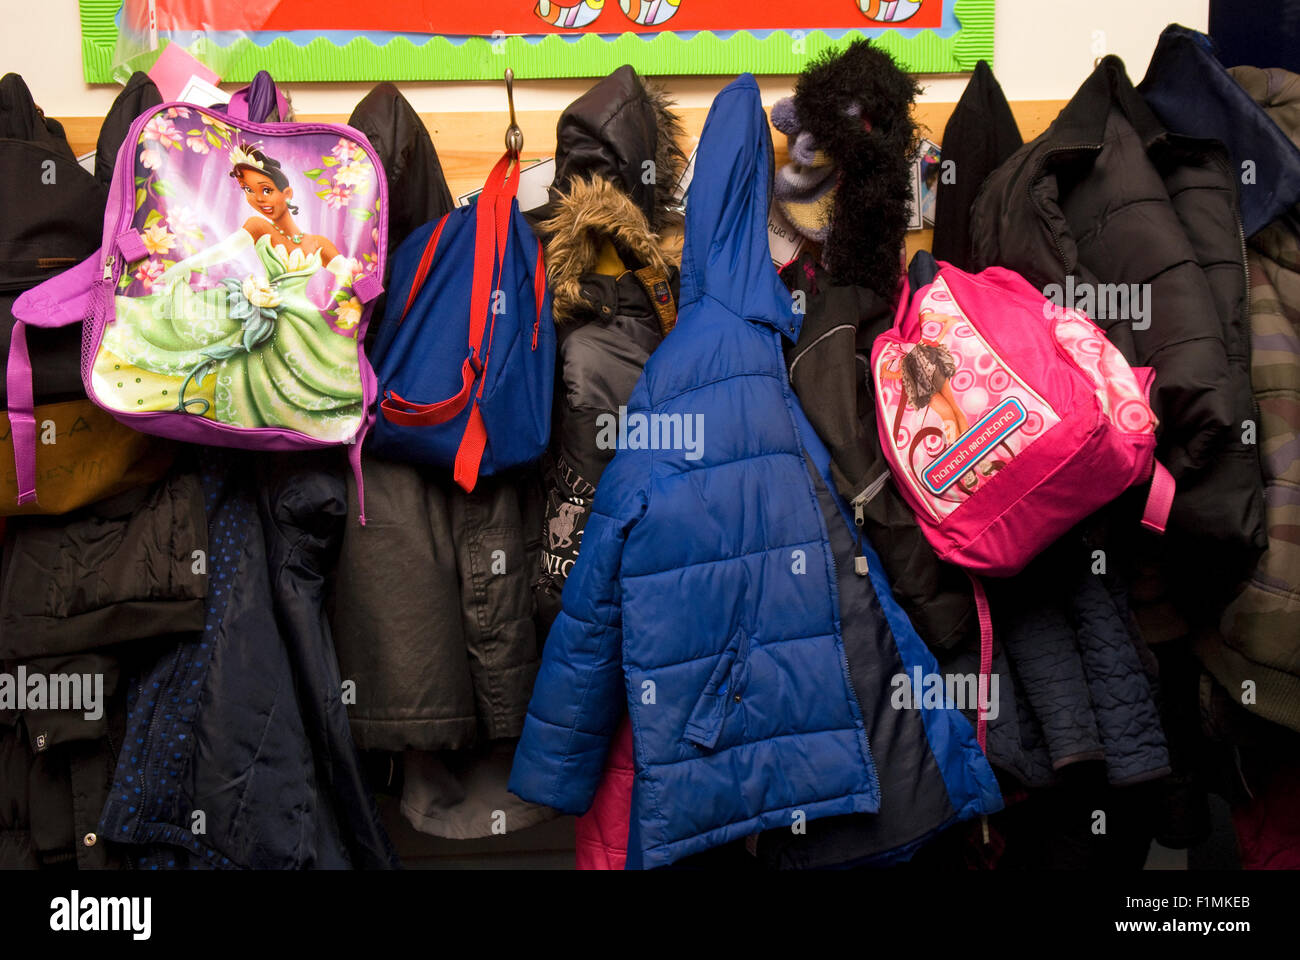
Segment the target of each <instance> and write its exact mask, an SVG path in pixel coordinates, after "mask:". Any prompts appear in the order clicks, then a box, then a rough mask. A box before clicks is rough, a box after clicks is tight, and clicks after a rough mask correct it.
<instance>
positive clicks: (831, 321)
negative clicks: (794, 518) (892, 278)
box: [781, 254, 977, 654]
mask: <svg viewBox="0 0 1300 960" xmlns="http://www.w3.org/2000/svg"><path fill="white" fill-rule="evenodd" d="M781 279H782V280H784V281H785V284H786V286H788V287H790V289H791V290H794V291H800V292H802V293H803V294H804V296H805V304H804V305H805V311H806V312H805V315H804V321H803V327H802V329H801V330H800V332H799V341H798V342H797V343H794V344H787V345H786V349H785V352H786V362H787V364H788V365H789V370H790V386H791V388H792V389H793V390H794V392H795V394H796V395H797V396H798V397H799V402H800V404H801V405H802V406H803V409H804V412H805V413H806V414H807V415H808V419H809V420H810V421H811V422H812V425H813V428H814V429H815V430H816V431H817V435H818V436H819V437H821V439H822V442H824V443H825V444H826V446H827V447H828V448H829V449H830V452H831V477H832V479H833V480H834V482H835V486H836V488H837V489H838V490H839V492H840V495H841V496H842V497H843V498H844V499H845V500H846V501H847V502H848V503H849V505H850V506H851V507H853V508H854V511H855V515H854V519H855V520H857V519H858V513H859V512H860V513H861V518H862V525H863V528H864V530H865V532H866V534H867V539H869V540H870V541H871V545H872V546H873V547H874V548H875V549H876V552H877V553H879V554H880V560H881V562H882V563H883V564H884V565H885V572H886V573H887V574H888V576H889V582H890V585H891V586H892V587H893V590H894V596H895V597H896V598H897V599H898V602H899V603H900V604H901V605H902V607H903V609H904V610H906V611H907V615H908V617H910V618H911V620H912V624H913V626H915V627H916V632H917V633H918V634H920V637H921V639H922V640H924V641H925V643H926V645H927V646H928V647H930V649H931V650H933V651H935V652H936V653H940V654H941V653H942V652H943V651H945V650H950V649H953V648H955V647H958V646H961V645H962V644H964V643H966V642H967V641H971V640H973V639H974V638H975V637H976V636H977V620H976V616H975V598H974V596H973V594H972V593H971V588H970V581H969V580H968V579H967V578H966V575H965V574H964V573H962V572H961V570H959V569H958V568H957V567H954V566H952V565H951V564H947V563H942V562H941V561H940V560H939V558H938V557H937V556H935V553H934V548H933V547H931V546H930V544H929V543H928V542H927V541H926V539H925V537H924V536H922V534H921V531H920V528H919V527H917V525H916V518H915V516H914V515H913V514H912V509H911V507H909V506H908V505H907V503H906V501H904V500H903V498H902V497H901V496H900V495H899V493H898V490H897V489H896V488H895V487H894V486H893V484H892V483H890V480H889V477H890V473H889V463H888V461H886V459H885V456H884V452H883V451H882V450H881V448H880V434H879V433H878V432H877V430H876V409H875V397H874V394H873V392H872V386H871V378H870V377H868V376H867V375H866V371H867V362H866V358H867V357H869V356H870V355H871V345H872V344H873V343H874V342H875V339H876V337H878V336H879V335H880V334H882V333H884V332H885V331H886V330H888V329H890V327H892V326H893V322H894V307H893V304H891V303H889V302H888V301H886V300H884V299H882V298H881V297H879V296H878V295H877V294H875V293H874V292H873V291H871V290H869V289H867V288H866V287H860V286H854V285H851V284H840V283H837V282H836V281H835V280H834V279H833V278H832V277H831V276H830V274H829V273H827V272H826V270H825V269H823V268H822V267H821V266H819V265H818V264H817V262H816V258H815V257H813V256H811V255H809V254H804V255H803V256H801V257H800V258H799V259H798V260H796V261H795V262H794V263H792V264H789V265H788V266H787V267H786V268H785V269H784V270H782V271H781Z"/></svg>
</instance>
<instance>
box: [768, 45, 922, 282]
mask: <svg viewBox="0 0 1300 960" xmlns="http://www.w3.org/2000/svg"><path fill="white" fill-rule="evenodd" d="M919 91H920V87H919V86H918V84H917V82H916V80H915V79H914V78H913V77H912V76H910V75H909V74H907V73H905V72H904V71H903V70H901V69H899V67H898V64H896V63H895V62H894V59H893V57H891V56H890V55H889V54H888V53H886V52H885V51H884V50H882V49H880V48H878V47H873V46H872V45H871V43H870V42H869V41H867V40H855V41H854V42H853V43H851V44H850V45H849V46H848V47H846V48H845V49H844V50H843V51H839V52H837V51H826V52H825V53H823V54H822V55H821V56H819V57H818V58H817V59H816V60H814V61H813V63H812V64H811V65H810V66H809V67H808V69H807V70H805V71H804V72H803V73H802V74H801V75H800V77H799V80H798V82H797V83H796V84H795V93H794V102H795V110H796V111H797V113H798V117H799V123H800V127H801V128H802V129H803V130H805V131H807V132H808V133H810V134H812V139H813V141H814V142H816V144H817V146H818V148H819V149H821V150H823V151H825V153H826V154H827V155H828V156H829V157H830V158H831V159H832V160H833V161H834V162H835V164H836V166H837V167H838V168H839V186H838V189H837V190H836V196H835V204H834V207H833V211H832V213H831V223H830V232H829V235H828V236H827V239H826V242H825V244H824V246H823V248H822V262H823V264H824V265H825V266H826V269H827V270H829V271H830V272H831V274H832V275H833V276H834V277H835V278H836V279H837V280H839V281H840V282H842V283H852V284H857V285H859V286H864V287H868V288H870V289H871V290H874V291H875V292H876V293H878V294H880V295H882V296H884V297H893V295H894V293H895V290H896V287H897V285H898V278H899V276H900V274H901V272H902V268H901V262H900V256H901V255H900V249H901V247H902V244H903V235H904V234H905V233H906V232H907V222H908V219H909V217H908V205H909V204H910V202H911V198H912V183H911V176H912V164H913V160H914V158H915V156H916V151H917V147H918V144H919V137H920V135H919V133H918V130H917V126H916V121H915V120H913V119H912V105H913V103H914V102H915V100H916V95H917V93H918V92H919Z"/></svg>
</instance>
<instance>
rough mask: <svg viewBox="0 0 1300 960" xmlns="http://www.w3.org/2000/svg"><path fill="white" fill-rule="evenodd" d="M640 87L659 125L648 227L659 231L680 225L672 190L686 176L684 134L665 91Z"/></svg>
mask: <svg viewBox="0 0 1300 960" xmlns="http://www.w3.org/2000/svg"><path fill="white" fill-rule="evenodd" d="M642 85H643V86H644V87H645V91H646V96H648V97H649V98H650V103H651V105H652V106H653V107H654V109H655V115H656V117H657V118H658V121H659V136H658V139H657V140H656V141H655V209H654V214H653V216H652V217H651V223H650V226H651V227H652V228H654V229H655V230H657V231H662V230H663V229H664V228H665V227H667V226H671V225H673V224H676V223H680V222H681V221H682V215H681V213H680V212H678V211H677V210H676V209H675V206H676V204H675V202H674V200H673V188H674V187H676V186H677V181H678V180H680V179H681V178H682V174H683V173H685V172H686V162H687V161H686V154H685V153H684V152H683V151H682V146H681V144H682V140H684V139H685V137H686V132H685V131H684V130H683V129H682V122H681V120H680V119H678V117H677V114H675V113H673V110H672V108H673V107H674V106H676V104H675V103H674V102H673V100H672V99H671V98H670V97H669V96H668V91H666V90H665V89H664V88H663V87H661V86H660V85H659V84H657V83H655V82H653V81H651V80H643V81H642Z"/></svg>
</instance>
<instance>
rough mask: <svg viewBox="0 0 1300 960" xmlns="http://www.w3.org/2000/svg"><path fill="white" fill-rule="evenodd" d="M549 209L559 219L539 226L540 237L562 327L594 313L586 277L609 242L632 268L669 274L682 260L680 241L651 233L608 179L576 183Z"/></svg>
mask: <svg viewBox="0 0 1300 960" xmlns="http://www.w3.org/2000/svg"><path fill="white" fill-rule="evenodd" d="M548 207H549V208H550V210H551V212H552V213H553V216H552V217H551V218H550V219H548V220H545V221H543V222H542V223H540V224H539V225H538V232H539V233H540V234H541V236H542V238H543V243H544V245H545V248H546V276H547V281H548V283H549V285H550V288H551V296H552V306H551V312H552V314H553V315H554V317H555V322H556V323H567V322H571V321H573V320H575V319H578V318H579V317H580V316H582V315H583V314H585V313H587V312H589V311H590V309H591V307H590V305H589V304H588V303H587V301H586V299H585V298H584V297H583V293H582V290H583V288H582V278H583V276H585V275H586V274H589V273H592V272H594V271H595V269H596V263H597V261H598V260H599V258H600V251H601V247H602V246H603V245H604V243H605V241H607V240H608V241H609V242H610V243H612V244H613V245H614V248H615V249H616V250H617V251H618V253H619V256H620V257H621V258H622V259H623V262H624V263H626V264H627V265H628V266H629V267H654V268H655V269H656V270H657V271H659V272H661V273H663V274H665V275H667V274H668V272H669V265H670V264H675V263H676V262H677V261H678V260H680V258H681V246H680V242H677V243H672V242H665V241H664V240H662V239H661V238H660V237H659V235H658V234H656V233H654V232H653V231H651V229H650V224H649V223H648V222H647V221H646V217H645V214H644V213H643V212H642V211H641V208H640V207H638V206H637V205H636V204H635V203H634V202H633V201H632V198H631V197H629V196H628V195H627V194H626V193H624V192H623V191H622V190H621V189H619V188H618V187H617V186H615V185H614V184H613V183H610V182H609V181H608V180H606V179H605V178H604V177H601V176H593V177H592V178H591V179H590V180H582V179H578V180H575V181H573V183H572V184H570V186H569V188H568V190H567V191H566V192H564V193H561V194H559V196H558V197H557V198H556V199H555V200H554V201H553V202H552V203H551V204H548Z"/></svg>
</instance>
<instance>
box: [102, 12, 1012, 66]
mask: <svg viewBox="0 0 1300 960" xmlns="http://www.w3.org/2000/svg"><path fill="white" fill-rule="evenodd" d="M79 3H80V7H81V51H82V68H83V73H84V75H85V78H86V82H87V83H112V82H113V81H114V80H115V79H117V77H116V76H115V71H114V67H113V52H114V48H115V47H116V44H117V25H116V22H115V18H116V16H117V11H118V8H119V7H120V6H121V0H79ZM994 3H995V0H956V3H954V5H953V13H954V15H955V16H956V17H957V21H958V24H959V26H960V29H959V30H958V31H957V32H956V34H954V35H953V36H950V37H946V38H945V37H939V36H937V35H936V34H935V33H934V32H933V31H930V30H926V31H923V32H921V33H919V34H918V35H916V36H913V37H904V36H902V35H901V34H900V33H898V32H897V31H893V30H887V31H885V32H884V33H882V34H880V35H879V36H877V37H875V38H873V43H876V44H877V45H879V46H880V47H882V48H884V49H885V50H888V51H889V52H890V53H891V54H893V56H894V57H895V58H896V59H898V61H899V62H900V63H901V64H902V65H903V66H904V67H905V68H906V69H907V70H909V71H910V72H912V73H964V72H967V71H970V70H972V69H974V67H975V63H976V61H978V60H981V59H983V60H988V61H989V62H990V63H991V62H992V61H993V8H994ZM865 35H866V34H850V35H848V36H845V37H842V38H840V39H832V38H831V37H829V36H827V35H826V34H825V33H823V32H822V31H820V30H814V31H811V32H810V33H808V34H807V36H806V37H804V38H803V45H804V48H803V52H802V53H796V52H795V51H794V39H793V37H792V36H791V35H790V34H789V33H787V32H784V31H779V32H774V33H772V34H770V35H768V36H767V37H762V38H760V37H756V36H754V35H753V34H751V33H749V32H747V31H738V32H736V33H734V34H732V35H731V36H730V37H726V38H723V37H718V36H716V35H714V34H712V33H709V32H707V31H706V32H702V33H699V34H696V36H695V37H693V38H690V39H688V40H687V39H682V38H681V37H679V36H677V35H676V34H674V33H659V34H656V35H655V36H653V37H649V38H646V37H643V36H641V35H638V34H635V33H624V34H620V35H619V36H618V37H616V38H615V39H613V40H606V39H604V38H602V37H600V36H598V35H596V34H585V35H583V36H582V38H581V39H579V40H577V41H576V42H570V41H568V40H566V39H565V38H563V37H561V36H559V35H557V34H551V35H549V36H546V37H544V38H543V39H542V40H541V41H540V42H534V43H530V42H528V41H527V40H525V39H524V38H522V37H505V38H501V39H497V40H493V39H490V38H486V37H484V38H479V37H472V38H470V39H468V40H466V41H465V42H464V43H461V44H454V43H452V42H451V41H450V40H447V39H446V38H445V37H440V36H434V37H432V38H431V39H430V40H429V41H427V42H425V43H421V44H419V45H416V44H413V43H411V42H410V41H409V40H407V39H406V38H405V37H395V38H393V39H392V40H390V41H389V42H387V43H385V44H383V45H382V46H380V45H376V44H375V43H373V42H372V41H371V40H369V39H368V38H364V37H358V38H357V39H355V40H352V41H351V42H349V43H347V44H344V45H343V46H338V45H336V44H334V43H333V42H331V41H330V40H327V39H325V38H324V37H320V38H317V39H315V40H313V41H311V42H310V43H308V44H305V45H299V44H296V43H293V42H292V41H290V40H288V39H287V38H284V37H280V38H278V39H276V40H273V41H271V43H269V44H267V45H266V46H259V45H257V44H255V43H253V42H252V41H251V40H248V39H245V38H241V39H239V40H237V41H235V43H233V44H232V45H231V46H229V47H217V46H215V45H209V46H208V47H207V49H206V50H205V52H204V55H203V56H202V58H201V59H202V60H203V62H204V63H205V64H207V65H208V66H209V67H211V68H212V69H213V70H215V71H216V72H217V73H218V74H219V75H220V76H221V78H222V79H223V80H231V81H235V82H247V81H249V80H251V79H252V78H253V75H254V74H255V73H257V71H258V70H262V69H265V70H269V71H270V72H271V74H272V75H273V76H274V77H275V78H276V79H277V80H280V81H283V82H299V81H312V80H321V81H326V80H328V81H378V80H393V81H403V80H406V81H412V80H498V79H500V78H501V74H502V72H503V70H504V66H505V65H508V66H510V67H511V68H512V69H513V70H514V71H515V75H516V76H518V77H520V78H545V77H602V76H605V75H606V74H607V73H609V72H610V71H612V70H614V69H615V68H617V67H620V66H622V65H623V64H625V63H628V64H631V65H632V66H633V67H634V68H635V69H636V70H637V71H638V72H639V73H643V74H646V75H649V76H671V75H728V74H737V73H756V74H794V73H799V72H800V71H801V70H802V69H803V68H804V67H805V66H807V64H808V60H809V58H810V57H812V56H815V55H816V54H818V53H820V52H821V51H823V50H826V49H828V48H833V47H838V46H841V45H843V44H844V43H846V42H847V41H848V40H849V39H851V38H852V37H853V36H865ZM156 58H157V54H156V53H149V54H142V55H140V56H139V57H136V58H135V59H134V60H132V61H131V62H130V63H129V64H127V67H128V68H130V69H145V70H147V69H148V68H149V66H151V65H152V63H153V61H154V60H155V59H156ZM128 72H129V70H128Z"/></svg>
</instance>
